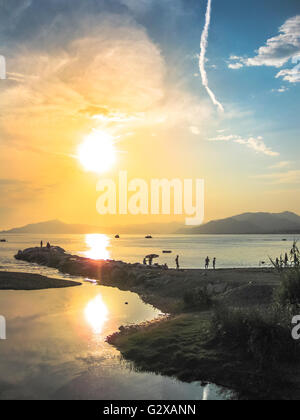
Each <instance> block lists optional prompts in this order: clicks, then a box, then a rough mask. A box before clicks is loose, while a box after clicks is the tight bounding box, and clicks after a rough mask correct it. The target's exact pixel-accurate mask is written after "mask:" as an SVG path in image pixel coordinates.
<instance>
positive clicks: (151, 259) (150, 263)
mask: <svg viewBox="0 0 300 420" xmlns="http://www.w3.org/2000/svg"><path fill="white" fill-rule="evenodd" d="M152 263H153V257H149V265H152Z"/></svg>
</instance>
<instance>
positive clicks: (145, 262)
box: [143, 257, 147, 265]
mask: <svg viewBox="0 0 300 420" xmlns="http://www.w3.org/2000/svg"><path fill="white" fill-rule="evenodd" d="M143 264H144V265H147V260H146V257H145V258H144V259H143Z"/></svg>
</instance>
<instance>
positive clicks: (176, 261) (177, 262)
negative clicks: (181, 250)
mask: <svg viewBox="0 0 300 420" xmlns="http://www.w3.org/2000/svg"><path fill="white" fill-rule="evenodd" d="M175 263H176V269H177V270H179V255H177V257H176V258H175Z"/></svg>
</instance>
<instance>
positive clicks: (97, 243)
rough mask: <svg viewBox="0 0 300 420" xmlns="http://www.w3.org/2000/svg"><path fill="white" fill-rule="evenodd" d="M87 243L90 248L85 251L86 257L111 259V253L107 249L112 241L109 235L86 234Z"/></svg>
mask: <svg viewBox="0 0 300 420" xmlns="http://www.w3.org/2000/svg"><path fill="white" fill-rule="evenodd" d="M85 243H86V245H87V246H88V247H89V248H90V249H89V250H88V251H86V252H85V253H84V254H85V256H86V257H88V258H92V259H93V260H109V259H110V253H109V250H108V249H107V248H108V247H109V245H110V243H109V237H108V236H107V235H104V234H100V233H95V234H89V235H85Z"/></svg>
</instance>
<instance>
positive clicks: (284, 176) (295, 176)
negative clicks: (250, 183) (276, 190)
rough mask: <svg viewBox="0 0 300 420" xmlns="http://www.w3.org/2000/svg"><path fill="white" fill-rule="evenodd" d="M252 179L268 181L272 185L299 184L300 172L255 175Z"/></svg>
mask: <svg viewBox="0 0 300 420" xmlns="http://www.w3.org/2000/svg"><path fill="white" fill-rule="evenodd" d="M252 178H256V179H261V180H265V181H269V182H270V183H272V184H299V183H300V170H294V171H287V172H276V173H273V174H263V175H255V176H253V177H252Z"/></svg>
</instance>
